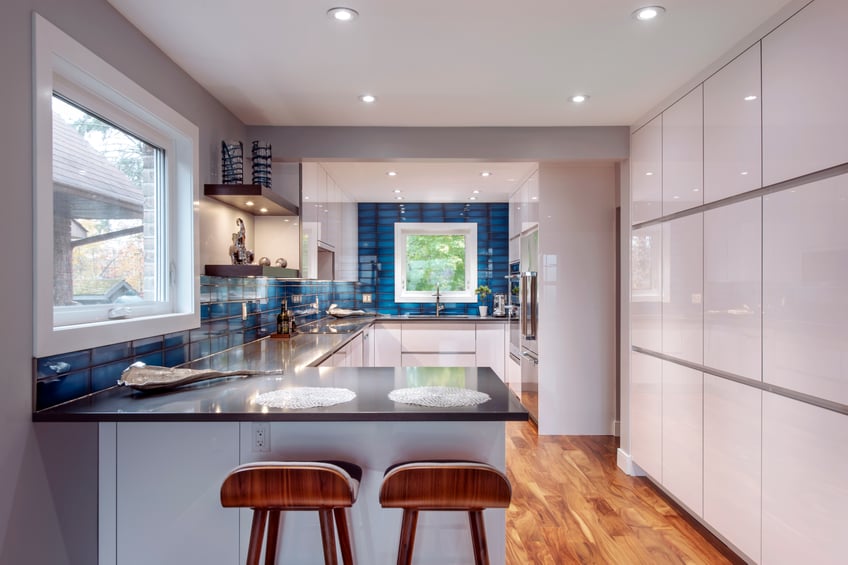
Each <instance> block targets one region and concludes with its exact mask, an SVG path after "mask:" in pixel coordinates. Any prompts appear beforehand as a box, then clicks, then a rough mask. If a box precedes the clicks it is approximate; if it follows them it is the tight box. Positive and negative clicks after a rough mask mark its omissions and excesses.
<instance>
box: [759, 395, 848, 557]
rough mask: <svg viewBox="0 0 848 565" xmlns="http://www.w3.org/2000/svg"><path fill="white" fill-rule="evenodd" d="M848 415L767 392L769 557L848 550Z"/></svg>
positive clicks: (766, 553) (765, 439)
mask: <svg viewBox="0 0 848 565" xmlns="http://www.w3.org/2000/svg"><path fill="white" fill-rule="evenodd" d="M846 446H848V416H846V415H844V414H838V413H836V412H831V411H829V410H825V409H823V408H818V407H816V406H811V405H809V404H805V403H802V402H798V401H796V400H791V399H788V398H785V397H781V396H777V395H774V394H771V393H767V392H764V393H763V563H769V564H771V563H787V564H789V563H815V564H816V565H824V564H833V565H836V564H842V563H845V556H846V555H848V535H847V534H848V512H846V508H848V455H846V451H845V450H846Z"/></svg>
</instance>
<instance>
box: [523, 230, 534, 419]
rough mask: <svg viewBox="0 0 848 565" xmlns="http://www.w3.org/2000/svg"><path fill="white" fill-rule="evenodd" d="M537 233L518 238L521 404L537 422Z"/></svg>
mask: <svg viewBox="0 0 848 565" xmlns="http://www.w3.org/2000/svg"><path fill="white" fill-rule="evenodd" d="M538 257H539V231H538V229H533V230H530V231H528V232H526V233H524V234H522V236H521V255H520V271H521V278H520V283H519V296H520V303H521V306H520V310H519V312H520V314H519V320H518V321H519V333H520V338H521V340H520V350H521V352H520V355H521V403H522V404H524V406H525V407H526V408H527V410H528V411H529V412H530V416H531V417H532V418H533V420H534V421H536V422H537V423H538V418H539V413H538V412H539V409H538V406H539V397H538V392H539V346H538V343H539V342H538V337H539V300H538V299H539V282H538V280H539V279H538Z"/></svg>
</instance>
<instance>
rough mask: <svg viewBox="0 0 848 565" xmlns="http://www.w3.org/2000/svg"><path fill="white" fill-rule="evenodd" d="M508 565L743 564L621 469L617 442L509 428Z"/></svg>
mask: <svg viewBox="0 0 848 565" xmlns="http://www.w3.org/2000/svg"><path fill="white" fill-rule="evenodd" d="M506 435H507V446H506V460H507V474H508V476H509V479H510V481H511V482H512V488H513V493H512V505H511V506H510V508H509V509H508V510H507V514H506V531H507V540H506V562H507V565H528V564H533V565H536V564H551V565H564V564H568V563H580V564H587V563H614V564H617V565H618V564H627V565H629V564H642V563H645V564H652V565H653V564H661V563H693V564H695V563H697V564H710V565H712V564H719V563H734V564H735V563H744V561H743V560H741V559H740V558H738V557H737V556H736V555H735V554H733V553H732V552H731V551H730V550H729V549H728V548H727V547H726V546H725V545H724V544H723V543H722V542H721V541H720V540H718V538H716V537H715V536H713V535H712V534H711V533H709V532H708V531H707V530H706V529H705V528H703V526H701V525H700V524H698V523H697V522H695V521H694V520H693V519H692V518H690V517H688V516H687V515H686V514H685V513H684V511H683V510H682V509H680V508H679V507H677V506H676V505H675V504H674V503H673V502H672V501H671V500H669V499H668V498H667V497H666V496H665V495H664V494H662V493H661V492H660V491H659V489H657V488H656V487H654V486H653V485H652V484H651V483H650V482H649V481H648V480H647V479H646V478H644V477H630V476H628V475H626V474H624V472H623V471H621V470H619V469H618V467H617V466H616V462H615V461H616V448H617V438H615V437H612V436H542V437H539V436H537V435H536V429H535V427H534V426H533V424H531V423H529V422H508V423H507V432H506Z"/></svg>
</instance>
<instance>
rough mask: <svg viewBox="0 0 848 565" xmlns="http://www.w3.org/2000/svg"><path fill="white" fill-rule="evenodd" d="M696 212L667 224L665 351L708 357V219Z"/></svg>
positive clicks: (691, 357) (698, 360) (691, 358)
mask: <svg viewBox="0 0 848 565" xmlns="http://www.w3.org/2000/svg"><path fill="white" fill-rule="evenodd" d="M703 219H704V218H703V215H702V214H693V215H691V216H686V217H683V218H678V219H676V220H672V221H670V222H667V223H664V224H663V226H662V228H663V237H662V240H663V248H664V249H665V252H664V253H663V257H664V261H663V289H664V292H663V294H664V296H665V300H664V302H663V305H662V344H663V347H662V352H663V353H665V354H666V355H671V356H674V357H678V358H680V359H685V360H686V361H691V362H693V363H698V364H700V363H702V362H703V360H704V349H703V347H704V309H703V308H704V307H703V300H702V295H703V285H704V269H703V267H704V260H703V251H704V221H703Z"/></svg>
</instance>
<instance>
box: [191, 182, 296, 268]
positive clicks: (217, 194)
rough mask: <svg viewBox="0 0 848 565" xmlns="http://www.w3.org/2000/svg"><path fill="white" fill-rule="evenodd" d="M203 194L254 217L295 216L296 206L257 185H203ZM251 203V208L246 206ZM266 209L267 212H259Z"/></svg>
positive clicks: (268, 189)
mask: <svg viewBox="0 0 848 565" xmlns="http://www.w3.org/2000/svg"><path fill="white" fill-rule="evenodd" d="M203 194H205V195H206V196H208V197H210V198H214V199H215V200H218V201H220V202H223V203H224V204H227V205H228V206H232V207H233V208H237V209H239V210H242V211H243V212H246V213H248V214H252V215H254V216H297V215H299V214H300V210H298V208H297V206H295V205H294V204H292V203H291V202H289V201H288V200H286V199H285V198H283V197H282V196H280V195H279V194H277V193H276V192H274V191H273V190H271V189H270V188H265V187H264V186H262V185H259V184H205V185H203ZM248 202H253V206H248V205H247V203H248ZM260 208H266V209H267V210H268V211H267V212H260V211H259V210H260ZM248 266H249V265H248Z"/></svg>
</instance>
